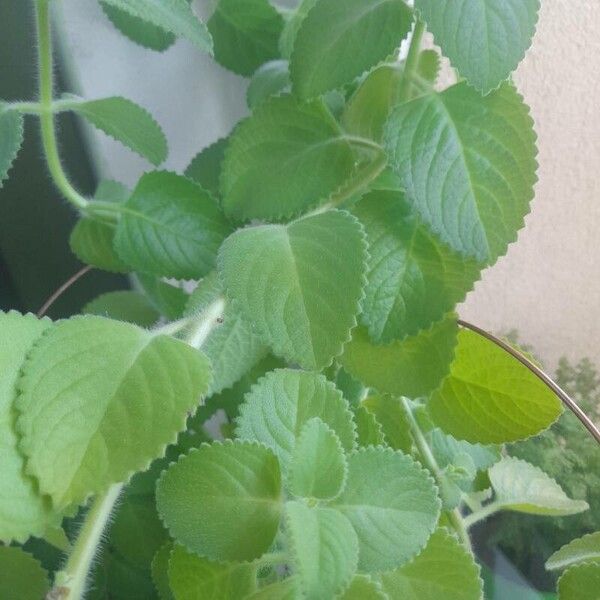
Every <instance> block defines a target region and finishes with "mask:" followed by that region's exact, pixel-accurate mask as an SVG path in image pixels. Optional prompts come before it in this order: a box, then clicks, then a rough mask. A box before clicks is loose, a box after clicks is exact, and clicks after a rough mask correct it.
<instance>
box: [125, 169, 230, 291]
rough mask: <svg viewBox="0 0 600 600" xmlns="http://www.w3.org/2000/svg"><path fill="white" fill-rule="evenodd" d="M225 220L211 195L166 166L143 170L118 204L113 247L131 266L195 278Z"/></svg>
mask: <svg viewBox="0 0 600 600" xmlns="http://www.w3.org/2000/svg"><path fill="white" fill-rule="evenodd" d="M230 231H231V227H230V225H229V224H228V223H227V221H226V220H225V217H224V216H223V214H222V213H221V211H220V210H219V207H218V206H217V204H216V202H215V201H214V200H213V198H212V197H211V196H210V195H209V194H208V193H207V192H206V191H204V190H203V189H202V188H201V187H200V186H199V185H197V184H195V183H194V182H192V181H190V180H189V179H186V178H185V177H182V176H180V175H176V174H175V173H168V172H164V171H162V172H158V171H157V172H152V173H146V174H145V175H143V176H142V178H141V179H140V180H139V182H138V184H137V186H136V188H135V190H134V191H133V194H132V195H131V197H130V198H129V200H127V202H126V203H125V204H124V205H123V208H122V214H121V218H120V219H119V223H118V225H117V233H116V236H115V248H116V250H117V252H118V253H119V256H120V257H121V258H122V259H123V260H124V261H125V262H127V263H128V264H130V265H131V266H132V267H134V268H135V269H137V270H139V271H142V272H146V273H153V274H154V275H160V276H164V277H175V278H177V279H195V278H199V277H202V276H204V275H206V274H207V273H209V272H210V271H211V270H212V269H213V268H214V265H215V258H216V253H217V250H218V248H219V246H220V245H221V242H222V241H223V239H224V238H225V236H226V235H227V234H228V233H229V232H230Z"/></svg>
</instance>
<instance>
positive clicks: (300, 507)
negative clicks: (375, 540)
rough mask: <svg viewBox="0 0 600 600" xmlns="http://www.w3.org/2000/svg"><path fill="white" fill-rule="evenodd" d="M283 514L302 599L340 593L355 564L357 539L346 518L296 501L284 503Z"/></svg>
mask: <svg viewBox="0 0 600 600" xmlns="http://www.w3.org/2000/svg"><path fill="white" fill-rule="evenodd" d="M285 513H286V522H287V529H288V531H289V536H290V541H291V549H292V554H293V563H294V566H295V570H296V572H297V573H298V576H299V579H300V586H301V588H302V591H303V592H304V597H305V598H306V599H307V600H321V599H322V598H332V597H334V596H335V595H336V594H337V593H339V592H342V591H343V590H344V588H345V587H346V586H348V584H349V583H350V580H351V579H352V577H353V576H354V573H355V572H356V567H357V563H358V540H357V537H356V533H355V532H354V529H353V528H352V525H351V524H350V522H349V521H348V519H347V518H346V517H345V516H344V515H343V514H341V513H340V512H338V511H336V510H333V509H331V508H321V507H315V508H309V507H308V506H307V505H306V504H304V503H302V502H295V501H294V502H288V503H287V504H286V507H285Z"/></svg>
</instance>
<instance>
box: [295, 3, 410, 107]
mask: <svg viewBox="0 0 600 600" xmlns="http://www.w3.org/2000/svg"><path fill="white" fill-rule="evenodd" d="M412 20H413V15H412V11H411V9H410V8H409V7H408V5H407V4H406V3H405V2H404V0H377V1H376V2H373V0H347V1H346V2H343V3H340V2H339V0H317V2H316V4H315V5H314V7H313V8H312V9H311V10H310V11H309V13H308V15H307V16H306V18H305V19H304V20H303V21H302V24H301V25H300V29H299V31H298V34H297V36H296V39H295V42H294V50H293V52H292V56H291V61H290V71H291V75H292V82H293V86H294V92H295V93H297V94H298V95H299V96H300V97H301V98H312V97H314V96H319V95H321V94H323V93H325V92H327V91H329V90H331V89H335V88H339V87H341V86H343V85H345V84H346V83H350V82H351V81H352V80H353V79H355V78H356V77H358V76H359V75H361V73H363V72H364V71H366V70H367V69H370V68H371V67H372V66H374V65H376V64H377V63H378V62H380V61H382V60H384V59H386V58H387V57H388V56H390V55H392V54H393V53H394V51H395V50H397V49H398V48H399V47H400V43H401V42H402V40H403V39H404V38H405V37H406V36H407V34H408V32H409V31H410V28H411V24H412Z"/></svg>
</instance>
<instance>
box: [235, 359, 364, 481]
mask: <svg viewBox="0 0 600 600" xmlns="http://www.w3.org/2000/svg"><path fill="white" fill-rule="evenodd" d="M314 417H318V418H319V419H320V420H321V421H323V422H324V423H325V424H326V425H328V426H329V427H330V428H331V429H332V430H333V431H334V432H335V433H336V435H337V437H338V438H339V440H340V442H341V444H342V446H343V448H344V450H345V451H346V452H349V451H351V450H353V449H354V447H355V443H356V441H355V440H356V432H355V428H354V422H353V420H352V413H351V412H350V408H349V406H348V403H347V402H346V400H344V398H343V396H342V394H341V393H340V392H339V391H338V390H337V389H336V388H335V387H334V385H333V384H332V383H331V382H329V381H327V379H325V377H323V375H317V374H316V373H308V372H304V371H296V370H292V369H277V370H276V371H273V372H271V373H268V374H267V375H266V376H265V377H264V378H262V379H260V380H259V382H258V383H257V384H256V385H255V386H254V387H253V388H252V390H251V391H250V392H249V393H248V394H246V397H245V401H244V404H242V406H241V408H240V416H239V419H238V424H237V430H236V435H237V437H240V438H242V439H247V440H256V441H258V442H261V443H263V444H265V445H267V446H269V447H270V448H272V449H273V451H274V452H275V453H276V454H277V456H278V458H279V461H280V463H281V466H282V469H283V471H287V469H288V466H289V463H290V461H291V460H292V455H293V453H294V448H295V446H296V443H297V439H298V437H299V435H300V432H301V430H302V428H303V427H304V425H305V423H306V422H307V421H309V420H310V419H312V418H314Z"/></svg>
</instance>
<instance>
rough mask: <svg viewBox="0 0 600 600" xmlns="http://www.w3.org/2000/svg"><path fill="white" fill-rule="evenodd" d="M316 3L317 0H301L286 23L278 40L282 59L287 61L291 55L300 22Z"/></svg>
mask: <svg viewBox="0 0 600 600" xmlns="http://www.w3.org/2000/svg"><path fill="white" fill-rule="evenodd" d="M316 3H317V0H302V1H301V2H300V3H299V4H298V6H297V7H296V9H295V10H294V12H293V13H292V14H291V15H290V17H289V18H288V20H287V21H286V23H285V25H284V26H283V31H282V32H281V37H280V38H279V50H280V52H281V56H282V57H283V58H285V59H289V58H290V56H291V55H292V51H293V50H294V43H295V42H296V36H297V35H298V30H299V29H300V26H301V25H302V21H304V19H305V18H306V15H307V14H308V11H309V10H310V9H311V8H312V7H313V6H314V5H315V4H316Z"/></svg>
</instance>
